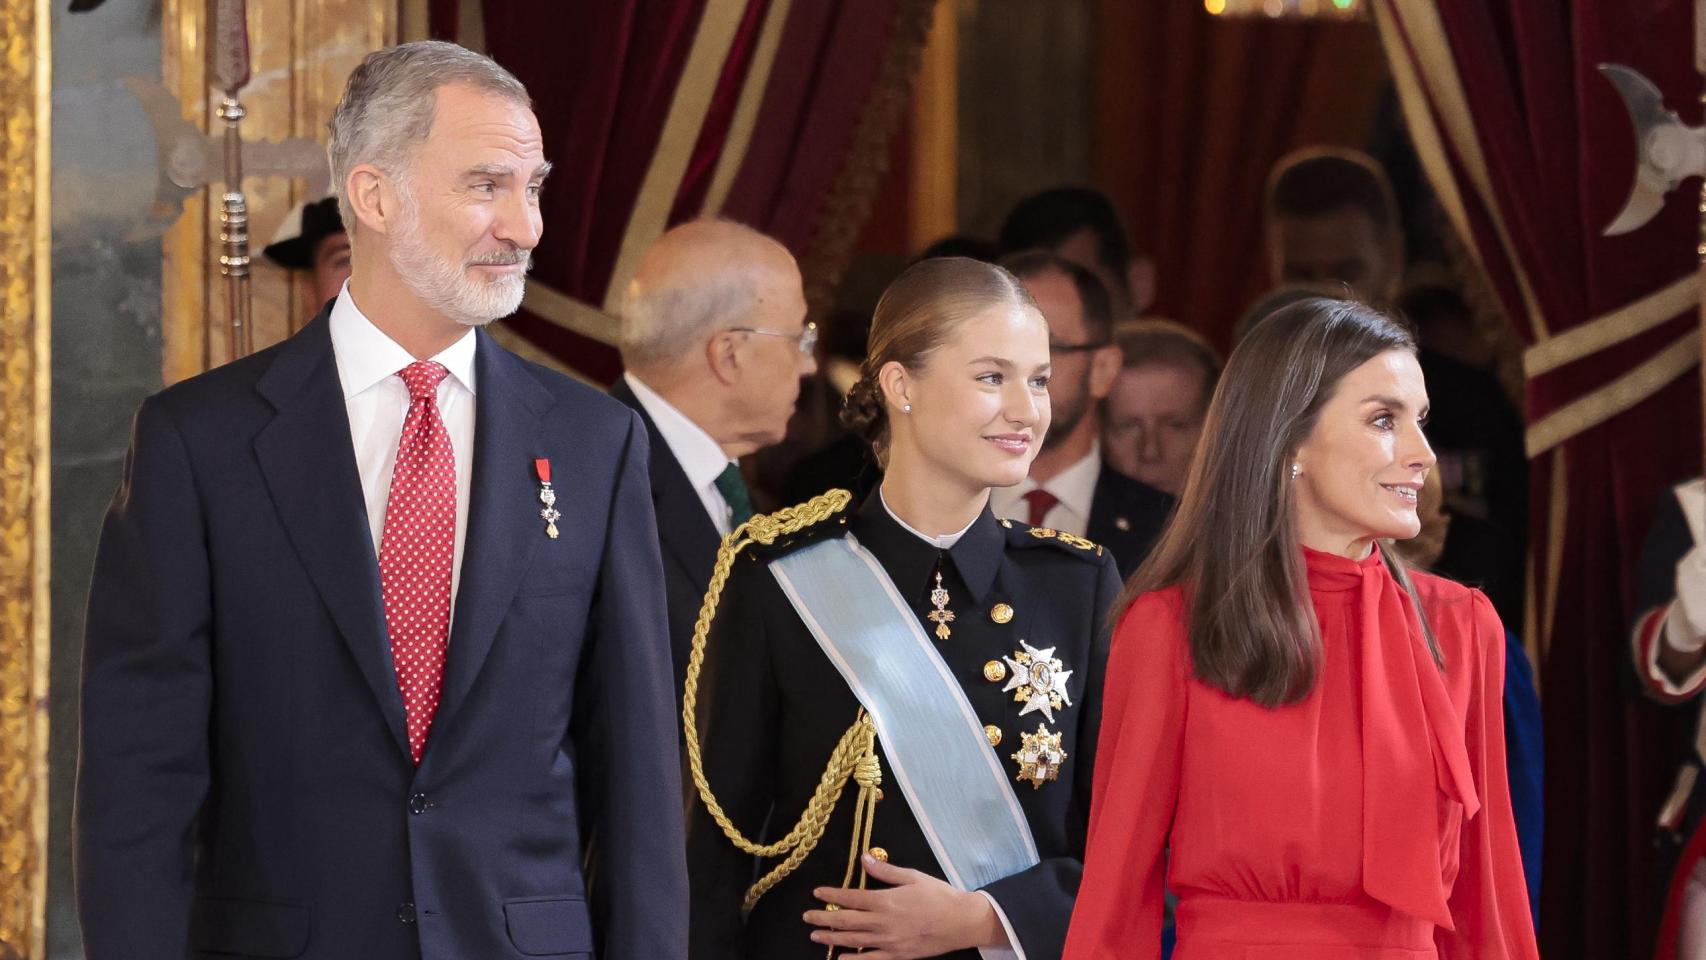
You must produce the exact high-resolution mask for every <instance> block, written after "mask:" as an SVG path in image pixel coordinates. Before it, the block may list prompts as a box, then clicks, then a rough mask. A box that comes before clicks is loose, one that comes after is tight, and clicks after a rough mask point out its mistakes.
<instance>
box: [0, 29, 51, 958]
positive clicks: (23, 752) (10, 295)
mask: <svg viewBox="0 0 1706 960" xmlns="http://www.w3.org/2000/svg"><path fill="white" fill-rule="evenodd" d="M51 21H52V16H51V10H50V7H49V6H48V0H0V36H3V37H6V38H7V43H6V44H5V46H4V47H3V48H0V49H3V50H4V53H3V55H0V118H4V120H3V122H4V124H5V134H6V135H5V136H4V137H0V171H4V177H3V180H0V183H3V185H4V186H3V189H0V960H7V958H12V957H19V958H28V960H38V958H41V957H43V956H44V955H45V946H44V939H45V927H44V923H45V913H46V906H47V734H48V729H47V727H48V714H47V703H48V696H47V684H48V673H47V668H48V649H49V637H50V633H49V631H50V623H51V621H50V616H49V614H50V608H49V600H48V558H49V540H48V530H49V528H48V521H49V510H48V491H49V485H48V484H49V476H48V466H49V464H48V451H49V445H48V440H49V425H50V421H49V416H48V401H49V391H48V383H49V369H50V364H49V360H50V356H49V351H50V345H49V339H48V329H49V318H50V316H51V312H50V305H51V304H50V300H49V298H50V293H51V287H50V284H49V269H50V257H49V253H48V250H49V246H48V244H49V238H50V234H49V229H50V222H51V221H50V218H49V207H48V204H49V170H50V164H49V156H50V154H49V150H50V143H51V137H50V136H49V130H50V128H49V123H48V120H49V109H50V105H51V99H50V96H49V94H50V79H51V78H50V69H51V63H52V58H51V56H50V55H49V54H50V41H49V36H50V34H49V26H50V24H51Z"/></svg>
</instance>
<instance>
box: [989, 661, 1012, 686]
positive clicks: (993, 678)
mask: <svg viewBox="0 0 1706 960" xmlns="http://www.w3.org/2000/svg"><path fill="white" fill-rule="evenodd" d="M983 679H985V680H988V681H989V682H990V683H1000V682H1001V681H1002V680H1005V679H1007V665H1006V664H1005V663H1002V662H1001V661H999V660H991V661H989V662H988V663H986V664H984V665H983Z"/></svg>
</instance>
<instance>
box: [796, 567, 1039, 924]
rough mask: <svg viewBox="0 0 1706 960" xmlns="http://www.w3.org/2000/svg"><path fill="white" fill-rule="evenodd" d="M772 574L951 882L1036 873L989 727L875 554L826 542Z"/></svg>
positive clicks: (974, 884) (969, 883) (1032, 848)
mask: <svg viewBox="0 0 1706 960" xmlns="http://www.w3.org/2000/svg"><path fill="white" fill-rule="evenodd" d="M770 570H771V572H772V573H773V574H775V576H776V581H777V582H778V583H780V584H781V585H782V592H783V593H785V594H787V596H788V600H789V601H790V602H792V603H793V605H794V610H795V611H797V612H798V613H799V615H800V619H801V620H803V621H805V624H806V627H807V628H808V629H810V630H811V632H812V636H814V637H816V638H817V642H818V644H819V645H820V646H822V647H823V652H824V653H826V654H828V655H829V659H830V662H832V663H834V664H835V667H836V669H838V670H840V671H841V675H842V677H844V678H845V679H846V680H847V685H848V686H849V687H851V688H852V690H853V695H854V696H855V697H858V698H859V702H860V703H861V704H863V705H864V707H865V710H866V712H867V713H869V714H870V715H871V720H872V722H873V723H875V724H876V728H877V737H878V738H879V740H881V742H882V745H883V753H884V755H885V756H886V757H887V758H888V769H889V772H890V773H891V774H893V776H894V779H895V782H897V783H899V784H900V789H901V793H902V794H904V795H905V797H906V802H907V805H908V806H909V807H911V808H912V814H913V816H914V817H915V818H917V820H918V825H919V827H921V828H922V829H923V831H924V837H925V839H927V840H928V841H929V842H930V849H931V850H932V851H934V852H935V854H936V860H937V862H938V863H940V864H941V867H942V872H943V875H944V876H945V877H946V878H947V880H948V882H949V883H951V884H953V885H954V886H955V887H958V888H959V889H961V890H976V889H978V888H979V887H983V886H985V885H987V884H990V883H993V882H995V881H996V880H1000V879H1001V878H1003V877H1009V876H1012V875H1013V874H1015V873H1018V872H1019V871H1021V870H1024V869H1026V868H1028V867H1031V866H1034V865H1035V864H1036V863H1037V844H1036V841H1035V840H1034V839H1032V837H1031V827H1030V824H1029V823H1027V822H1026V821H1025V814H1024V811H1023V810H1021V809H1020V808H1019V799H1018V797H1016V796H1014V795H1013V786H1012V783H1011V780H1010V777H1009V775H1008V773H1007V771H1006V770H1005V769H1003V767H1002V765H1001V761H1000V759H999V758H998V757H997V756H996V755H995V751H994V750H993V749H992V748H991V747H990V746H989V742H988V740H986V739H985V738H984V733H983V724H982V723H980V722H979V721H978V718H977V715H976V714H975V713H973V712H972V708H971V703H970V702H969V701H967V700H966V695H965V691H963V690H961V689H960V685H959V683H958V682H957V681H955V680H954V677H953V675H952V674H951V673H950V672H949V671H948V665H947V664H945V663H943V662H942V657H941V656H940V655H939V654H938V653H937V652H936V648H935V646H933V645H932V644H931V642H930V640H929V638H928V637H926V636H925V634H924V628H923V627H922V625H920V624H919V622H918V617H917V615H916V614H914V613H913V612H912V610H911V609H909V608H908V607H907V605H906V602H905V601H904V600H902V599H901V597H900V594H899V593H897V592H896V591H895V587H894V583H893V582H892V581H891V580H889V577H888V574H887V573H885V572H884V571H883V568H882V567H881V566H880V565H878V563H877V561H876V558H875V557H873V556H871V554H870V551H868V550H866V549H865V548H864V547H861V546H859V544H858V542H857V541H855V540H854V539H853V538H852V537H845V538H839V539H835V540H827V541H824V542H822V543H817V544H813V545H812V546H809V547H806V548H805V549H803V550H799V551H797V552H795V553H791V554H788V555H787V556H784V557H782V558H780V559H778V560H775V561H773V562H772V563H771V564H770ZM903 866H904V864H903Z"/></svg>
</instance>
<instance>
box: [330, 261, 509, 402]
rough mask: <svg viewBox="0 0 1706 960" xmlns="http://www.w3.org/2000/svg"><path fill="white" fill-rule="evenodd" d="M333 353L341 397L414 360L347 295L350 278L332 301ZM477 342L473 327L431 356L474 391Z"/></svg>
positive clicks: (378, 379) (363, 388) (357, 391)
mask: <svg viewBox="0 0 1706 960" xmlns="http://www.w3.org/2000/svg"><path fill="white" fill-rule="evenodd" d="M328 322H329V323H330V325H331V335H332V355H333V357H335V358H336V359H337V363H338V380H339V382H341V383H342V384H343V388H344V399H345V400H348V399H349V398H351V397H353V396H355V395H356V394H359V393H364V392H366V391H367V390H368V389H370V388H372V387H373V386H374V385H375V384H378V383H381V382H383V381H384V380H385V379H386V378H387V377H391V376H394V375H395V374H396V373H397V371H399V370H401V369H403V368H404V367H406V366H408V365H409V364H411V363H414V362H415V358H414V357H413V356H412V355H410V353H409V351H407V350H404V349H403V345H402V344H400V343H398V342H397V341H395V340H393V339H391V338H390V337H389V336H386V334H385V331H383V330H381V329H379V328H378V327H376V326H374V325H373V321H372V320H369V319H367V315H366V314H364V313H362V312H361V308H360V307H358V306H356V305H355V298H354V297H352V296H350V289H349V281H347V280H346V281H344V287H343V289H342V290H340V291H338V298H337V299H336V300H334V301H333V302H332V316H331V319H330V320H329V321H328ZM477 343H478V341H477V340H476V339H475V337H474V330H473V328H469V330H468V332H467V333H466V334H464V335H462V336H461V337H460V338H458V339H457V341H456V342H455V343H453V344H451V345H450V346H448V347H445V348H444V349H443V350H440V351H439V352H438V354H437V355H436V356H434V357H432V359H433V360H434V361H435V362H437V363H441V364H443V365H444V368H445V369H446V370H448V371H450V375H451V376H452V377H455V378H456V380H457V382H459V383H461V384H462V385H463V386H464V387H466V388H468V392H469V393H473V392H474V351H475V346H476V344H477Z"/></svg>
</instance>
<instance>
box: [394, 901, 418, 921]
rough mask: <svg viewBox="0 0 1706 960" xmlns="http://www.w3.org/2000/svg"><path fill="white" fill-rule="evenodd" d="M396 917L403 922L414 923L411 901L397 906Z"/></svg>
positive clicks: (413, 907) (413, 908)
mask: <svg viewBox="0 0 1706 960" xmlns="http://www.w3.org/2000/svg"><path fill="white" fill-rule="evenodd" d="M397 919H398V920H401V921H402V922H404V923H414V922H415V905H414V904H412V903H405V904H403V905H402V906H400V907H398V908H397Z"/></svg>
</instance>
